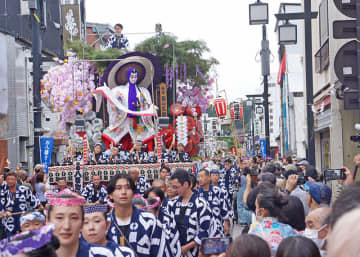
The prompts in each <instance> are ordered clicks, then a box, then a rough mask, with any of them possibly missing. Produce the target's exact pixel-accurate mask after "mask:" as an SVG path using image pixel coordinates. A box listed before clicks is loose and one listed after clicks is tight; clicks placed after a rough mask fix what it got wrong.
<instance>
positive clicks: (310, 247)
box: [276, 236, 342, 257]
mask: <svg viewBox="0 0 360 257" xmlns="http://www.w3.org/2000/svg"><path fill="white" fill-rule="evenodd" d="M339 256H340V255H339ZM341 256H342V255H341ZM276 257H321V256H320V252H319V249H318V248H317V247H316V245H315V244H314V242H313V241H311V240H310V239H308V238H306V237H302V236H294V237H288V238H286V239H284V240H283V241H282V242H281V244H280V245H279V249H278V251H277V253H276Z"/></svg>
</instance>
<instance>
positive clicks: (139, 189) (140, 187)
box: [135, 176, 150, 195]
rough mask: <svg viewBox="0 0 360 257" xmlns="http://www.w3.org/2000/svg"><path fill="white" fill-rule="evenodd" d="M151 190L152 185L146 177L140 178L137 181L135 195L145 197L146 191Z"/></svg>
mask: <svg viewBox="0 0 360 257" xmlns="http://www.w3.org/2000/svg"><path fill="white" fill-rule="evenodd" d="M148 188H150V183H149V182H148V181H147V180H146V178H145V177H143V176H139V177H138V179H137V181H136V191H135V194H141V195H144V193H145V191H146V190H147V189H148Z"/></svg>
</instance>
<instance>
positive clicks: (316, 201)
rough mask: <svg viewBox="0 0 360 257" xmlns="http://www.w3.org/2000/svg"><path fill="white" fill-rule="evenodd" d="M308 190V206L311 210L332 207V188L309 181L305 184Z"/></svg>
mask: <svg viewBox="0 0 360 257" xmlns="http://www.w3.org/2000/svg"><path fill="white" fill-rule="evenodd" d="M305 188H306V189H307V190H308V194H307V204H308V206H309V208H310V210H315V209H317V208H319V207H323V206H330V203H331V194H332V193H331V188H330V187H329V186H328V185H326V184H324V183H320V182H312V181H308V182H306V184H305Z"/></svg>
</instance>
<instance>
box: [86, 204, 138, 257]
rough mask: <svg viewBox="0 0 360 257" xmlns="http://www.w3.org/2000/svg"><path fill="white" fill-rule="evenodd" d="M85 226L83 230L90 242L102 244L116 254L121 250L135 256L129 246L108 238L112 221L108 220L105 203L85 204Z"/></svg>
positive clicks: (131, 256)
mask: <svg viewBox="0 0 360 257" xmlns="http://www.w3.org/2000/svg"><path fill="white" fill-rule="evenodd" d="M84 213H85V216H84V226H83V228H82V230H81V234H82V236H83V238H84V239H85V240H86V241H87V242H88V243H90V244H96V245H102V246H106V247H107V248H109V249H110V250H111V251H112V252H113V254H114V255H115V256H118V255H119V253H121V252H123V253H124V252H128V255H127V256H129V257H133V256H135V255H134V252H133V251H132V250H131V249H129V248H127V247H120V245H118V244H116V243H115V242H113V241H111V240H108V239H107V238H106V233H107V230H108V229H109V227H110V221H108V220H107V216H106V215H107V213H108V206H107V205H105V204H90V205H87V206H84Z"/></svg>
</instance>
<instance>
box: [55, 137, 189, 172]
mask: <svg viewBox="0 0 360 257" xmlns="http://www.w3.org/2000/svg"><path fill="white" fill-rule="evenodd" d="M156 151H157V150H156V149H155V151H148V150H147V149H146V147H144V145H143V144H142V142H141V141H137V142H136V143H135V144H134V146H133V147H132V148H131V149H130V150H129V151H126V150H124V149H121V148H119V147H115V146H114V147H113V146H112V147H111V148H110V149H108V150H105V151H103V147H102V144H101V143H97V144H95V146H94V148H93V151H91V152H90V153H89V155H88V158H87V159H88V163H87V164H89V165H96V164H145V163H156V162H157V152H156ZM82 158H83V155H82V154H81V153H80V152H79V151H77V149H76V147H74V146H71V147H69V148H68V150H67V151H66V153H65V157H64V160H63V162H62V165H72V164H74V162H81V161H82ZM161 159H162V160H164V161H166V162H169V163H174V162H191V161H192V160H191V157H190V156H189V154H188V153H187V152H185V151H184V145H183V144H181V143H179V144H177V146H176V149H173V147H170V148H169V149H164V150H163V151H162V154H161ZM53 165H54V166H56V165H60V164H58V163H54V164H53Z"/></svg>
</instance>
